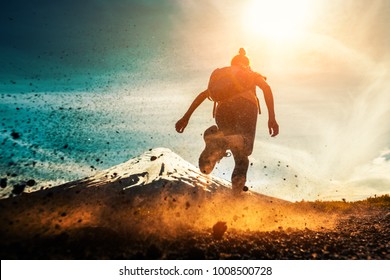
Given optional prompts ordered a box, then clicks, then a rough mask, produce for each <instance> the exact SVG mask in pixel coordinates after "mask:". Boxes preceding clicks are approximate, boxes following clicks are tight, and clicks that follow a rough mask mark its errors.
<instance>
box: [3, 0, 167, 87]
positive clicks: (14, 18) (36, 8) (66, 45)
mask: <svg viewBox="0 0 390 280" xmlns="http://www.w3.org/2000/svg"><path fill="white" fill-rule="evenodd" d="M171 3H173V2H172V1H119V0H114V1H97V0H85V1H73V0H72V1H66V0H60V1H49V0H40V1H22V0H16V1H14V0H12V1H6V2H4V1H3V4H2V8H1V9H0V38H1V44H0V50H1V52H0V60H1V65H2V69H1V70H0V75H2V76H3V77H9V78H10V79H13V80H17V79H20V78H22V79H31V78H34V77H35V78H36V77H39V78H40V79H50V78H63V77H69V76H78V75H85V74H87V73H90V74H91V73H92V74H107V73H114V72H117V71H126V72H132V71H140V70H141V71H142V69H143V68H144V67H147V65H146V64H145V63H146V61H148V62H150V61H153V60H154V59H161V57H164V55H165V54H166V53H167V52H168V50H169V49H170V48H171V47H172V45H170V44H171V39H170V34H171V27H172V26H171V22H170V20H169V18H167V17H169V15H170V14H175V7H174V5H173V4H171ZM154 74H156V73H154Z"/></svg>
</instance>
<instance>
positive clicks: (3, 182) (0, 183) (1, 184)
mask: <svg viewBox="0 0 390 280" xmlns="http://www.w3.org/2000/svg"><path fill="white" fill-rule="evenodd" d="M0 187H1V188H2V189H4V188H6V187H7V178H1V179H0Z"/></svg>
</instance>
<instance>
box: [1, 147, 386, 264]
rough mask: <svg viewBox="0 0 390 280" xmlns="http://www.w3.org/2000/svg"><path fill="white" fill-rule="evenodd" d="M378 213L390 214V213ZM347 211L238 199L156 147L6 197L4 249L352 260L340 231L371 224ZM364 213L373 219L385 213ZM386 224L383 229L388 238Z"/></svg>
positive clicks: (247, 195) (30, 253) (21, 255)
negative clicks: (69, 179)
mask: <svg viewBox="0 0 390 280" xmlns="http://www.w3.org/2000/svg"><path fill="white" fill-rule="evenodd" d="M343 207H344V206H343ZM365 213H368V212H367V211H365ZM370 213H374V212H372V211H371V212H370ZM378 213H381V214H380V219H381V220H383V219H387V218H386V217H388V216H386V212H384V211H383V210H381V211H380V212H378ZM339 216H340V213H337V211H328V206H326V205H322V204H313V205H311V204H307V203H306V204H305V203H292V202H288V201H284V200H281V199H278V198H274V197H269V196H265V195H262V194H259V193H255V192H251V191H248V192H243V193H242V195H241V196H239V197H234V196H233V195H232V192H231V184H230V182H228V181H226V180H223V179H220V178H217V177H215V176H212V175H204V174H202V173H201V172H200V171H199V169H198V168H197V167H195V166H194V165H192V164H190V163H188V162H187V161H185V160H184V159H182V158H181V157H180V156H179V155H177V154H175V153H174V152H172V151H171V150H169V149H167V148H156V149H151V150H149V151H146V152H145V153H143V154H142V155H140V156H138V157H135V158H133V159H130V160H129V161H127V162H125V163H122V164H119V165H117V166H114V167H112V168H109V169H107V170H103V171H100V172H97V173H96V174H95V175H94V176H91V177H87V178H84V179H80V180H76V181H72V182H68V183H66V184H63V185H59V186H56V187H52V188H47V189H41V190H38V191H34V192H29V193H21V194H20V195H17V196H11V197H9V198H6V199H1V200H0V222H1V227H0V249H1V250H0V252H1V253H0V254H1V258H2V259H226V258H228V259H249V258H256V259H264V258H266V259H284V258H292V259H302V258H325V259H327V258H332V256H334V258H344V257H345V258H351V254H352V255H354V254H355V252H354V251H348V252H347V253H345V252H346V251H345V250H346V249H345V248H349V246H350V244H348V242H346V244H347V245H346V246H344V240H349V241H351V240H350V239H344V238H341V237H340V234H344V235H345V232H346V231H347V232H348V229H349V228H350V231H351V232H354V234H355V235H356V236H357V237H359V236H360V235H359V233H356V232H359V229H357V226H363V227H364V225H365V223H363V222H362V221H360V220H359V221H360V222H358V223H355V222H354V223H351V224H349V223H346V222H345V221H347V218H348V217H349V216H345V217H344V218H343V219H341V221H343V223H340V219H339ZM362 217H363V218H362V219H366V220H364V221H368V223H372V222H373V221H376V220H375V219H377V217H376V216H375V217H366V215H363V216H362ZM378 219H379V218H378ZM351 220H352V221H357V219H356V216H354V217H352V218H351ZM382 224H383V225H384V226H383V232H382V231H380V232H379V233H380V234H382V235H384V236H385V237H386V236H387V230H385V228H386V223H382ZM346 225H348V226H346ZM351 225H356V226H351ZM337 226H339V227H341V228H340V229H337ZM371 233H372V232H371V231H368V230H367V229H366V228H363V229H362V234H361V238H360V239H361V240H360V239H359V240H358V241H359V242H360V241H361V242H360V243H362V244H363V243H364V242H366V240H367V238H369V237H368V236H367V234H371ZM351 234H352V233H351ZM375 236H376V237H377V236H378V232H376V233H375ZM357 237H356V238H357ZM354 238H355V237H354ZM375 240H376V239H375ZM331 242H336V243H337V242H339V243H340V242H341V245H340V244H339V245H338V247H337V246H336V247H337V248H338V249H337V250H336V249H335V251H334V252H330V251H329V249H327V250H325V251H324V250H323V249H321V248H323V246H326V248H328V247H329V244H331ZM359 242H357V243H356V242H355V243H356V244H358V245H359V244H360V243H359ZM356 244H352V245H353V246H355V245H356ZM358 245H356V246H357V247H356V246H355V247H356V248H360V247H359V246H360V245H359V246H358ZM336 247H334V248H336ZM343 248H344V249H345V250H344V249H343ZM352 248H353V247H352ZM321 250H322V251H321ZM340 250H344V251H345V252H344V251H342V252H341V251H340ZM320 252H323V253H320ZM369 253H370V254H369V255H367V257H371V258H377V257H378V256H379V258H383V257H385V258H386V256H387V255H386V254H387V251H385V253H386V254H383V252H380V253H378V252H369ZM371 253H372V254H371ZM332 254H333V255H332Z"/></svg>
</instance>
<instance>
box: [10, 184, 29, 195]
mask: <svg viewBox="0 0 390 280" xmlns="http://www.w3.org/2000/svg"><path fill="white" fill-rule="evenodd" d="M25 188H26V185H25V184H16V185H14V188H13V190H12V193H13V194H16V195H18V194H21V193H22V192H24V189H25Z"/></svg>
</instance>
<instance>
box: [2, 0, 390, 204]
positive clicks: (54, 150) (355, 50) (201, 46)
mask: <svg viewBox="0 0 390 280" xmlns="http://www.w3.org/2000/svg"><path fill="white" fill-rule="evenodd" d="M292 3H293V4H292ZM389 12H390V3H389V1H386V0H383V1H381V0H372V1H368V0H349V1H337V0H330V1H325V0H315V1H308V0H296V1H287V0H274V1H261V0H258V1H254V0H246V1H222V0H209V1H206V0H205V1H190V0H184V1H178V0H177V1H173V0H163V1H153V0H147V1H125V0H113V1H104V0H86V1H65V0H59V1H54V2H53V1H48V0H39V1H22V0H14V1H3V2H2V8H1V9H0V38H1V43H0V65H1V68H0V114H1V115H2V116H1V117H0V121H1V124H0V130H1V131H0V142H1V143H2V145H1V146H0V147H1V149H2V156H1V164H0V177H12V176H10V174H12V173H15V174H16V175H17V176H15V178H14V180H17V179H18V178H19V176H20V177H21V178H22V177H28V176H33V177H34V178H36V179H37V180H38V181H41V182H45V181H53V182H54V183H53V184H55V183H56V182H59V181H61V180H63V181H66V180H70V179H76V178H79V177H80V176H88V175H91V174H92V173H93V172H94V171H96V170H99V169H104V168H107V167H110V166H111V165H113V164H118V163H121V162H123V161H125V160H128V159H129V158H130V157H132V156H136V155H137V154H139V153H142V152H143V151H144V150H147V149H149V148H152V147H156V146H165V147H168V148H171V149H172V150H173V151H175V152H176V153H178V154H180V155H181V156H182V157H183V158H184V159H186V160H188V161H189V162H191V163H193V164H195V165H196V164H197V157H198V154H199V153H200V152H201V150H202V148H203V142H202V138H201V133H202V132H203V131H204V129H205V128H207V127H208V126H209V125H211V124H212V122H213V119H212V117H211V110H212V103H211V102H205V103H204V104H202V105H201V106H200V107H199V108H198V110H197V111H196V112H195V113H194V115H193V116H192V118H191V121H190V124H189V126H188V127H187V129H186V131H185V132H184V134H180V135H179V134H177V133H176V132H175V131H174V123H175V122H176V121H177V120H178V119H179V118H180V117H181V116H182V115H183V114H184V113H185V111H186V109H187V107H188V106H189V105H190V103H191V101H192V100H193V98H195V96H196V95H197V94H198V93H199V92H201V91H202V90H204V89H205V87H206V86H207V82H208V78H209V75H210V73H211V72H212V70H213V69H215V68H217V67H223V66H226V65H228V64H229V63H230V60H231V58H232V57H233V56H234V55H235V54H237V52H238V49H239V48H240V47H245V48H246V50H247V54H248V57H249V58H250V60H251V66H252V68H253V69H254V70H255V71H258V72H260V73H262V74H263V75H265V76H267V78H268V79H267V81H268V82H269V84H270V86H271V88H272V90H273V93H274V98H275V110H276V117H277V120H278V122H279V125H280V135H278V136H277V137H276V138H270V137H269V136H268V135H267V127H266V123H267V112H266V106H265V103H264V101H263V99H262V93H261V91H260V90H258V91H257V94H258V96H259V97H260V102H261V107H262V111H263V113H262V115H261V116H260V118H259V123H258V130H257V138H256V144H255V149H254V153H253V154H252V156H251V166H250V169H249V172H248V184H249V186H250V187H251V188H252V189H253V190H255V191H258V192H261V193H264V194H268V195H273V196H276V197H280V198H284V199H288V200H302V199H305V200H315V199H341V198H346V199H347V200H356V199H360V198H364V197H368V196H373V195H380V194H385V193H390V172H389V171H390V125H389V124H390V121H389V120H390V118H389V117H390V110H389V105H388V104H390V102H389V101H390V94H389V90H390V82H389V81H390V79H389V78H390V77H389V76H390V74H389V66H390V56H389V51H388V50H389V48H390V36H389V31H388V30H389V27H390V19H389V18H388V14H389ZM12 132H17V133H18V134H19V136H20V137H14V136H15V134H12ZM12 135H13V136H12ZM231 168H232V160H231V158H230V159H224V160H223V161H222V162H221V163H220V165H219V166H218V168H217V169H216V170H215V172H214V174H215V175H218V176H221V177H226V178H228V179H229V178H230V172H231ZM11 179H12V178H11Z"/></svg>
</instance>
